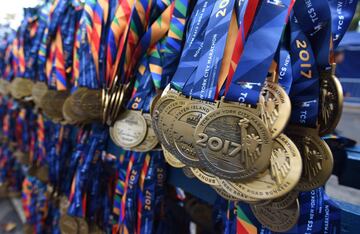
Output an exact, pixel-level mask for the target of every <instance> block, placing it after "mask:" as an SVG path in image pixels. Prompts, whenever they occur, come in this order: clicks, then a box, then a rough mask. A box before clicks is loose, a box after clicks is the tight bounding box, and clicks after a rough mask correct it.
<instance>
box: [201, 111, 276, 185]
mask: <svg viewBox="0 0 360 234" xmlns="http://www.w3.org/2000/svg"><path fill="white" fill-rule="evenodd" d="M194 139H195V143H196V144H195V148H196V151H197V153H198V154H197V155H198V157H199V159H200V161H201V162H202V164H203V165H204V167H206V169H207V170H208V171H209V172H211V173H213V174H214V175H215V176H218V177H220V178H223V179H228V180H234V181H235V180H243V179H247V178H250V177H252V176H254V175H256V174H257V173H259V172H262V171H264V170H265V169H266V168H267V167H268V165H269V163H270V156H271V149H272V139H271V135H270V133H269V131H268V129H267V128H266V126H265V125H264V124H263V122H262V120H261V119H260V118H259V117H257V116H256V115H254V114H253V113H252V112H250V111H246V110H245V109H241V108H239V109H237V108H235V109H234V108H231V107H220V108H218V109H216V110H215V111H212V112H210V113H209V114H208V115H206V116H205V117H204V118H203V119H202V120H200V122H199V124H198V126H197V127H196V129H195V133H194Z"/></svg>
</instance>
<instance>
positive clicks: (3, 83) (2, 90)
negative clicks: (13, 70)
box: [0, 79, 10, 96]
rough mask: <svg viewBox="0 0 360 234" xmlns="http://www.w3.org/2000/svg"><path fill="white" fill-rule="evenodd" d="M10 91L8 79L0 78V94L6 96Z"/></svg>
mask: <svg viewBox="0 0 360 234" xmlns="http://www.w3.org/2000/svg"><path fill="white" fill-rule="evenodd" d="M9 93H10V82H9V81H8V80H4V79H0V94H2V95H4V96H6V95H8V94H9Z"/></svg>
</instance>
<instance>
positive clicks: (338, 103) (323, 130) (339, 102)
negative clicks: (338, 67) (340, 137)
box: [318, 76, 344, 136]
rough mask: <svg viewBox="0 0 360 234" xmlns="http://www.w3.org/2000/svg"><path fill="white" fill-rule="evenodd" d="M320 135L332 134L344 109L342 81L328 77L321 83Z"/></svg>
mask: <svg viewBox="0 0 360 234" xmlns="http://www.w3.org/2000/svg"><path fill="white" fill-rule="evenodd" d="M320 84H321V85H320V87H321V90H320V99H319V102H320V113H319V117H318V121H319V126H320V130H319V134H320V136H324V135H326V134H329V133H332V132H333V131H334V130H335V128H336V126H337V124H338V123H339V121H340V118H341V113H342V109H343V100H344V97H343V90H342V87H341V84H340V81H339V80H338V79H337V78H336V77H335V76H331V77H327V78H324V79H322V80H321V82H320Z"/></svg>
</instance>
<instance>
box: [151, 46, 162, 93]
mask: <svg viewBox="0 0 360 234" xmlns="http://www.w3.org/2000/svg"><path fill="white" fill-rule="evenodd" d="M160 49H161V48H160V45H159V44H155V45H154V46H152V47H151V48H150V49H149V52H148V53H149V70H150V72H151V77H152V81H153V84H154V86H155V88H156V89H157V90H159V89H161V88H162V87H161V84H162V82H161V81H162V78H161V77H162V74H163V64H162V61H163V59H161V53H160Z"/></svg>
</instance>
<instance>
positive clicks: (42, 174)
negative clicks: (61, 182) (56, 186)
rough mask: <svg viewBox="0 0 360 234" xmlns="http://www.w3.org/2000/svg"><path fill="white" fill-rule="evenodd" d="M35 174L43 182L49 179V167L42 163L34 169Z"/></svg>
mask: <svg viewBox="0 0 360 234" xmlns="http://www.w3.org/2000/svg"><path fill="white" fill-rule="evenodd" d="M35 176H36V177H37V178H38V179H39V180H40V181H41V182H43V183H47V182H48V181H49V167H48V166H46V165H44V166H41V167H38V168H37V170H36V174H35Z"/></svg>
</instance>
